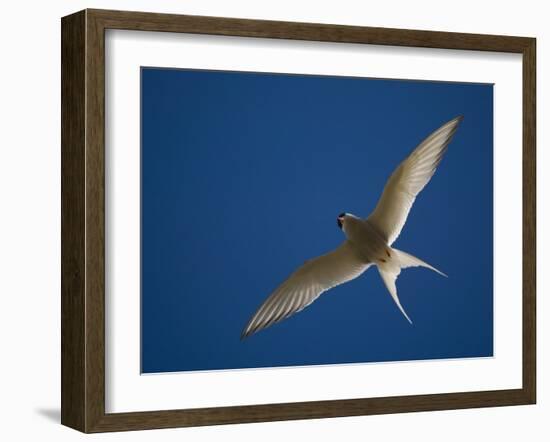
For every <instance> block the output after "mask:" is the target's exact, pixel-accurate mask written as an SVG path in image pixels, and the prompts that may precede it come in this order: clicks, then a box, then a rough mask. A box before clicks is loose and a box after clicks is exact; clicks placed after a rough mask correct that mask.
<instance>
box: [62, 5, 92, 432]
mask: <svg viewBox="0 0 550 442" xmlns="http://www.w3.org/2000/svg"><path fill="white" fill-rule="evenodd" d="M84 25H85V14H84V12H79V13H77V14H73V15H71V16H69V17H65V18H64V19H63V25H62V29H61V41H62V43H61V144H62V149H61V237H62V241H61V423H63V424H64V425H67V426H70V427H73V428H76V429H80V430H82V429H83V428H84V425H85V424H84V421H85V412H84V407H85V404H86V396H85V390H86V389H85V381H84V374H85V348H86V347H85V345H84V334H85V321H84V318H85V307H84V305H85V301H84V295H85V289H84V282H85V269H84V263H85V246H84V235H85V228H84V216H85V195H84V178H85V161H84V144H85V132H86V130H85V128H86V122H85V113H86V111H85V107H86V104H85V103H86V100H85V97H84V92H85V86H84V81H85V63H84V52H83V50H82V49H83V47H84V40H85V33H84Z"/></svg>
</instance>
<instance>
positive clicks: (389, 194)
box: [368, 116, 462, 245]
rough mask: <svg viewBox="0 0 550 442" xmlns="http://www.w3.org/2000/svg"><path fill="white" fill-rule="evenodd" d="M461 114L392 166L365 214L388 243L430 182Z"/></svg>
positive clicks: (389, 243) (398, 232)
mask: <svg viewBox="0 0 550 442" xmlns="http://www.w3.org/2000/svg"><path fill="white" fill-rule="evenodd" d="M461 121H462V116H459V117H456V118H453V119H452V120H451V121H449V122H447V123H445V124H444V125H443V126H441V127H440V128H439V129H437V130H436V131H435V132H433V133H432V134H431V135H430V136H428V137H427V138H426V139H425V140H424V141H422V143H420V144H419V145H418V147H417V148H416V149H415V150H413V151H412V152H411V154H410V155H409V156H408V157H407V158H406V159H405V160H404V161H403V162H402V163H401V164H400V165H399V166H398V167H397V169H395V171H394V172H393V174H392V175H391V177H390V179H389V180H388V182H387V183H386V186H385V187H384V192H383V193H382V196H381V197H380V200H379V201H378V204H377V205H376V208H375V209H374V211H373V212H372V213H371V214H370V216H369V217H368V220H369V222H370V223H371V224H373V225H374V226H375V227H376V228H377V229H378V231H379V232H380V233H381V234H382V235H383V236H384V239H386V241H387V242H388V245H391V244H392V243H393V242H394V241H395V240H396V239H397V237H398V236H399V234H400V233H401V229H403V226H404V225H405V222H406V221H407V216H408V215H409V211H410V210H411V207H412V205H413V203H414V200H415V199H416V196H417V195H418V194H419V193H420V191H421V190H422V189H423V188H424V186H425V185H426V184H428V182H429V181H430V178H431V177H432V175H433V174H434V172H435V169H436V168H437V166H438V165H439V163H440V162H441V159H442V158H443V154H444V153H445V151H446V150H447V146H448V145H449V143H450V142H451V139H452V138H453V135H454V133H455V132H456V130H457V128H458V125H459V123H460V122H461Z"/></svg>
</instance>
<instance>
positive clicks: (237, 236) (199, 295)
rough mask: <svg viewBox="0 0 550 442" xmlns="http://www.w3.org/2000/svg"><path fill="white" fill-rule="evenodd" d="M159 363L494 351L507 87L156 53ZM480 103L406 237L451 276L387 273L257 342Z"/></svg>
mask: <svg viewBox="0 0 550 442" xmlns="http://www.w3.org/2000/svg"><path fill="white" fill-rule="evenodd" d="M141 88H142V89H141V93H142V147H141V148H142V171H141V172H142V200H141V203H142V219H141V225H142V235H141V242H142V257H141V262H142V275H141V277H142V284H141V296H142V318H141V319H142V343H141V345H142V371H143V372H145V373H153V372H167V371H187V370H215V369H232V368H249V367H270V366H293V365H300V366H301V365H317V364H336V363H354V362H381V361H400V360H417V359H440V358H462V357H480V356H491V355H492V353H493V258H492V257H493V199H492V198H493V166H492V165H493V132H492V127H493V87H492V85H486V84H463V83H446V82H420V81H405V80H380V79H365V78H345V77H325V76H304V75H283V74H264V73H239V72H220V71H195V70H176V69H156V68H143V69H142V84H141ZM457 115H464V121H463V122H462V124H461V126H460V128H459V130H458V132H457V133H456V135H455V138H454V140H453V141H452V143H451V145H450V146H449V149H448V151H447V153H446V155H445V158H444V159H443V161H442V163H441V165H440V166H439V168H438V170H437V172H436V174H435V175H434V177H433V178H432V180H431V181H430V183H429V184H428V185H427V186H426V188H425V189H424V190H423V191H422V193H421V194H420V195H419V197H418V198H417V200H416V202H415V204H414V206H413V209H412V210H411V212H410V215H409V218H408V221H407V224H406V225H405V228H404V229H403V231H402V233H401V236H400V237H399V238H398V239H397V241H396V242H395V247H397V248H399V249H401V250H404V251H406V252H409V253H411V254H413V255H415V256H418V257H419V258H421V259H423V260H425V261H427V262H428V263H430V264H432V265H433V266H435V267H437V268H439V269H440V270H442V271H443V272H445V273H446V274H448V275H449V277H448V278H443V277H441V276H439V275H437V274H436V273H434V272H431V271H430V270H427V269H417V268H414V269H406V270H404V271H403V272H402V273H401V275H400V276H399V279H398V280H397V289H398V293H399V297H400V299H401V303H402V304H403V307H404V308H405V310H406V311H407V313H408V314H409V316H410V317H411V319H412V321H413V325H410V324H409V323H408V322H407V320H406V319H405V318H404V317H403V315H402V314H401V313H400V312H399V310H398V308H397V307H396V306H395V304H394V302H393V300H392V299H391V297H390V295H389V294H388V292H387V290H386V288H385V287H384V285H383V283H382V281H381V279H380V277H379V275H378V272H377V271H376V269H375V268H374V267H371V268H370V269H369V270H368V271H367V272H366V273H365V274H363V275H362V276H361V277H360V278H358V279H356V280H354V281H351V282H349V283H347V284H344V285H342V286H339V287H337V288H335V289H332V290H330V291H329V292H327V293H325V294H323V295H322V296H321V297H320V298H319V299H318V300H317V301H316V302H314V303H313V304H312V305H311V306H309V307H308V308H306V309H305V310H303V311H302V312H300V313H298V314H296V315H294V316H292V317H290V318H289V319H287V320H285V321H283V322H281V323H279V324H276V325H274V326H272V327H270V328H268V329H266V330H264V331H261V332H259V333H257V334H255V335H253V336H251V337H250V338H248V339H246V340H244V341H240V339H239V338H240V333H241V331H242V329H243V327H244V326H245V325H246V323H247V321H248V320H249V318H250V317H251V315H252V314H253V313H254V312H255V311H256V309H257V308H258V306H259V305H260V304H261V303H262V302H263V301H264V300H265V298H266V297H267V296H268V295H269V294H270V293H271V291H272V290H273V289H275V288H276V287H277V286H278V285H279V284H280V283H281V282H282V281H283V280H284V279H285V278H286V277H287V276H288V275H289V274H290V273H291V272H292V271H294V269H296V268H297V267H298V266H299V265H301V264H302V263H303V262H304V261H305V260H306V259H309V258H312V257H315V256H318V255H320V254H322V253H325V252H327V251H330V250H332V249H334V248H335V247H337V246H338V245H339V244H340V243H341V242H342V241H343V239H344V236H343V233H342V232H341V231H340V229H339V228H338V227H337V225H336V217H337V215H338V214H339V213H341V212H351V213H354V214H356V215H358V216H363V217H364V216H367V215H368V214H369V213H370V211H371V210H372V209H373V208H374V206H375V205H376V202H377V200H378V198H379V196H380V194H381V192H382V189H383V187H384V184H385V183H386V180H387V178H388V177H389V176H390V174H391V173H392V171H393V170H394V169H395V167H396V166H397V165H398V164H399V163H400V162H401V161H402V160H403V159H404V158H405V157H406V156H407V155H408V153H409V152H410V151H411V150H412V149H414V148H415V147H416V145H417V144H418V143H419V142H420V141H422V139H423V138H424V137H426V136H427V135H429V133H430V132H431V131H433V130H435V129H436V128H437V127H439V126H440V125H441V124H443V123H444V122H446V121H448V120H450V119H451V118H453V117H455V116H457Z"/></svg>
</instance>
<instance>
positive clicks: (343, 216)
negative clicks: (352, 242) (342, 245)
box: [336, 212, 348, 229]
mask: <svg viewBox="0 0 550 442" xmlns="http://www.w3.org/2000/svg"><path fill="white" fill-rule="evenodd" d="M347 216H348V214H347V213H345V212H343V213H341V214H340V215H338V218H336V223H337V224H338V227H340V229H343V227H344V221H345V220H346V217H347Z"/></svg>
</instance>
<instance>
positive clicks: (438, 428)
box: [0, 0, 550, 441]
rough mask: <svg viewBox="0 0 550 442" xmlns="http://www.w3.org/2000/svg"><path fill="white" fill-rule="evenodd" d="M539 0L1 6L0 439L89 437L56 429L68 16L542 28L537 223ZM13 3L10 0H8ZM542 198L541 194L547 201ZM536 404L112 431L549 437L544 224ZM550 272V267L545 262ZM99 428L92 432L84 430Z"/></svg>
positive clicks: (544, 62) (192, 435) (544, 110)
mask: <svg viewBox="0 0 550 442" xmlns="http://www.w3.org/2000/svg"><path fill="white" fill-rule="evenodd" d="M544 3H545V2H541V1H527V0H524V1H522V2H521V3H520V4H518V3H517V2H513V3H510V5H508V4H507V3H506V2H503V1H500V2H496V1H491V2H479V1H469V0H463V1H461V2H460V3H459V4H458V3H455V4H452V3H447V4H446V5H445V6H443V5H442V3H441V2H437V1H422V0H416V1H414V2H410V1H398V2H373V3H371V2H351V1H346V0H340V1H338V2H326V4H325V3H324V2H320V1H316V2H306V1H299V0H292V1H282V0H279V1H277V2H275V1H271V2H269V3H267V2H258V1H255V2H254V1H245V0H242V1H239V0H233V1H231V2H228V1H223V0H221V1H214V0H191V1H162V0H157V1H155V2H154V3H153V2H145V1H125V2H123V1H113V0H110V1H109V0H103V1H94V0H88V1H79V0H76V1H70V2H69V1H59V0H52V1H49V2H30V1H24V0H21V1H19V2H18V3H17V4H16V3H15V2H14V3H7V4H6V5H4V8H3V11H2V16H3V18H4V20H3V21H2V27H1V28H0V32H1V33H2V35H1V37H2V38H1V39H0V41H1V42H2V43H1V44H2V56H3V58H2V67H1V69H0V76H1V79H0V112H2V118H1V119H0V121H1V122H2V124H1V125H0V129H1V131H0V152H1V157H0V189H1V199H0V201H2V217H1V218H0V224H1V227H2V228H1V229H0V260H1V267H0V268H1V269H2V271H1V273H0V294H1V299H2V308H1V309H0V312H1V313H0V315H1V320H0V344H1V348H2V350H3V352H2V363H1V365H0V367H1V369H0V370H1V376H0V392H1V395H0V398H1V399H0V407H1V409H0V413H1V415H2V416H3V419H2V422H1V423H0V435H1V436H2V438H3V439H5V440H23V439H30V440H32V439H33V438H34V439H35V440H36V439H38V438H40V439H46V440H56V441H63V440H76V439H83V438H84V437H85V436H83V435H80V434H79V433H77V432H75V431H73V430H70V429H67V428H64V427H61V426H60V425H59V424H58V421H59V406H60V404H59V394H60V393H59V391H60V379H59V377H60V367H59V365H60V362H59V361H60V348H59V341H60V329H59V320H60V312H59V311H60V280H59V275H60V67H59V65H60V26H59V17H61V16H62V15H66V14H68V13H71V12H74V11H75V10H78V9H81V8H85V7H96V8H110V9H130V10H144V11H153V10H154V11H157V12H173V13H187V14H202V15H218V16H233V17H248V18H264V19H276V20H294V21H311V22H325V23H341V24H354V25H365V26H385V27H402V28H416V29H433V30H446V31H457V32H461V31H462V32H479V33H495V34H516V35H528V36H536V37H537V38H538V57H539V59H538V78H539V82H538V83H539V84H538V103H539V105H538V121H539V130H538V145H539V149H538V151H539V155H538V174H539V179H538V183H539V186H538V188H539V197H538V201H539V205H538V208H539V209H538V225H539V226H544V225H545V224H547V223H548V222H549V221H550V220H549V219H548V215H549V214H550V212H549V208H548V207H547V206H548V204H550V202H549V199H548V198H546V197H545V192H544V190H543V189H545V188H547V187H548V186H549V185H550V182H549V178H546V177H545V176H544V175H543V174H542V171H543V170H544V168H545V167H548V161H550V160H549V156H548V155H549V154H548V151H547V150H546V151H545V150H544V149H543V146H545V145H547V144H548V142H549V134H550V131H549V130H548V129H547V128H545V127H543V122H544V121H549V118H550V111H549V108H548V98H550V91H549V88H548V84H547V83H545V82H544V81H541V79H543V78H545V77H546V78H548V76H549V72H548V71H549V63H550V50H549V49H550V48H549V47H548V46H549V42H550V29H548V27H547V17H548V16H549V15H548V12H547V11H545V10H544V9H543V8H544ZM8 5H9V6H8ZM545 200H546V201H545ZM538 238H539V248H538V250H539V252H538V262H539V266H538V267H539V275H540V277H539V283H538V296H539V299H538V311H539V315H538V317H539V323H540V324H539V327H538V333H539V335H538V342H539V346H538V351H539V354H538V360H539V382H538V385H539V387H538V395H539V398H538V402H539V403H538V405H536V406H528V407H508V408H493V409H479V410H462V411H446V412H430V413H413V414H404V415H387V416H372V417H354V418H339V419H324V420H308V421H296V422H282V423H264V424H247V425H231V426H223V427H209V428H193V429H177V430H161V431H148V432H139V433H135V432H134V433H118V434H107V435H98V436H93V438H95V439H101V440H107V439H110V440H112V439H113V438H116V439H117V440H118V439H119V438H120V439H121V440H150V439H151V438H154V439H155V440H160V441H163V440H181V439H182V438H187V440H192V441H195V440H196V441H202V440H211V439H212V438H216V437H217V438H224V439H225V440H233V439H237V438H238V439H239V440H241V441H242V440H258V439H261V440H268V441H269V440H280V439H281V438H289V437H292V438H293V439H295V438H299V437H307V438H316V439H318V440H334V439H335V438H345V439H346V440H365V439H366V438H369V439H372V440H379V439H383V440H398V439H403V438H407V439H408V440H413V441H414V440H422V441H432V440H433V441H435V440H438V441H439V440H441V439H445V440H446V441H462V440H465V439H471V440H482V439H483V438H486V439H489V438H490V439H491V440H501V441H502V440H519V439H528V440H530V441H537V440H546V439H547V438H548V433H549V429H548V424H547V416H548V415H549V413H550V403H549V400H548V399H549V396H548V392H549V386H548V382H547V380H546V378H545V376H544V372H545V371H546V372H547V371H548V370H549V369H550V367H549V365H550V348H549V345H548V344H547V342H546V341H547V336H548V333H549V330H550V326H549V325H548V324H549V322H548V319H547V318H546V316H547V315H545V314H544V312H545V311H546V310H547V306H548V302H547V301H546V300H545V299H544V294H545V293H548V291H549V289H550V287H549V286H548V285H549V279H548V276H546V275H545V274H544V272H543V270H544V269H545V268H546V267H548V264H549V262H548V260H549V256H548V248H547V246H548V242H549V238H548V231H547V230H545V229H542V228H539V231H538ZM546 273H548V272H546ZM88 437H90V436H88Z"/></svg>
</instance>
